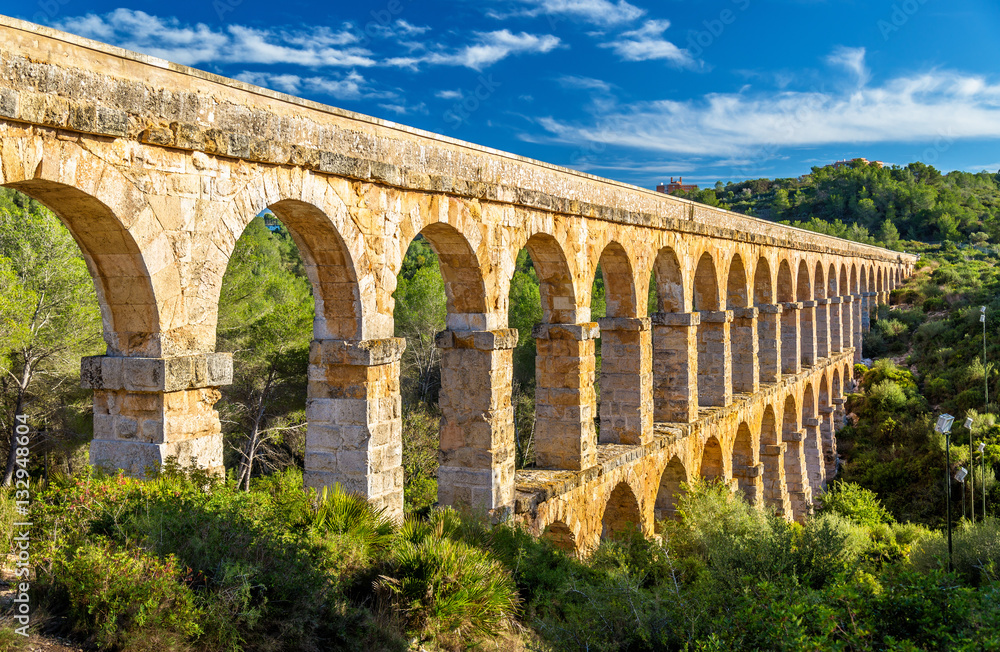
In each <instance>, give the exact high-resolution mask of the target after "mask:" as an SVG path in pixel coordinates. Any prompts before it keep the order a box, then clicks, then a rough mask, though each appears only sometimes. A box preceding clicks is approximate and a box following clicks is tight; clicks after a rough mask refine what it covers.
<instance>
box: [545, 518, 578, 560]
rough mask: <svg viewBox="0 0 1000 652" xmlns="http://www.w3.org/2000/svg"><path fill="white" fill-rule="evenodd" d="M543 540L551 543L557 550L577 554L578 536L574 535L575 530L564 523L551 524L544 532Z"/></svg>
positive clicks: (554, 522)
mask: <svg viewBox="0 0 1000 652" xmlns="http://www.w3.org/2000/svg"><path fill="white" fill-rule="evenodd" d="M541 538H542V539H545V540H546V541H548V542H549V543H551V544H552V546H553V547H554V548H556V549H557V550H562V551H563V552H568V553H575V552H576V536H575V535H574V534H573V530H571V529H569V526H568V525H566V524H565V523H563V522H562V521H553V522H551V523H549V524H548V526H546V528H545V531H544V532H542V537H541Z"/></svg>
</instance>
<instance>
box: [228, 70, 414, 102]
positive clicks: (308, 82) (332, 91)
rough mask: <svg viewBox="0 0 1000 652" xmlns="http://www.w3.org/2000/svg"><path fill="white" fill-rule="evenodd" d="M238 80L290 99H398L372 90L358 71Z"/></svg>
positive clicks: (243, 75)
mask: <svg viewBox="0 0 1000 652" xmlns="http://www.w3.org/2000/svg"><path fill="white" fill-rule="evenodd" d="M236 79H239V80H241V81H245V82H247V83H248V84H256V85H257V86H264V87H265V88H270V89H273V90H276V91H281V92H283V93H289V94H291V95H327V96H330V97H334V98H337V99H338V100H357V99H361V98H363V97H367V98H385V99H388V98H394V97H396V94H395V93H392V92H388V91H375V90H373V89H372V88H371V87H370V86H369V83H368V81H367V80H366V79H365V78H364V77H363V76H361V75H360V74H359V73H357V72H355V71H351V72H349V73H347V74H346V75H343V76H341V77H323V76H311V77H300V76H299V75H291V74H276V73H268V72H252V71H246V72H242V73H240V74H238V75H236Z"/></svg>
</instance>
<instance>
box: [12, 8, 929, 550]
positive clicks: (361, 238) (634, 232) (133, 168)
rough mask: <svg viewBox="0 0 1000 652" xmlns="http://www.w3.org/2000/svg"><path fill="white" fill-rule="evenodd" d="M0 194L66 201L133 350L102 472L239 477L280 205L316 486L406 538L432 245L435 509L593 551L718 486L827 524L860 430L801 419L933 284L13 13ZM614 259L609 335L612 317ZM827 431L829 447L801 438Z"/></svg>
mask: <svg viewBox="0 0 1000 652" xmlns="http://www.w3.org/2000/svg"><path fill="white" fill-rule="evenodd" d="M0 185H3V186H6V187H9V188H14V189H16V190H19V191H21V192H23V193H25V194H27V195H29V196H31V197H33V198H35V199H37V200H39V201H41V202H43V203H44V204H45V205H46V206H49V207H50V208H52V210H53V211H54V212H55V213H56V214H57V215H58V216H59V217H60V219H62V221H63V222H64V223H65V224H66V226H67V227H68V228H69V230H70V231H71V232H72V234H73V236H74V238H75V239H76V241H77V242H78V243H79V245H80V248H81V250H82V252H83V256H84V259H85V260H86V262H87V265H88V269H89V270H90V271H91V274H92V277H93V280H94V284H95V288H96V292H97V297H98V301H99V303H100V307H101V312H102V317H103V325H104V333H103V335H104V340H105V342H106V343H107V355H105V356H99V357H96V358H88V359H86V360H84V361H83V363H82V367H81V371H82V382H83V384H84V386H85V387H88V388H91V389H92V390H93V392H94V433H95V436H94V441H93V442H92V443H91V449H90V455H91V461H92V462H93V463H94V464H101V465H105V466H109V467H111V468H120V469H124V470H126V471H128V472H129V473H133V474H136V475H142V474H143V473H145V472H146V470H147V469H151V468H156V467H158V466H159V465H162V464H163V463H164V462H165V461H166V460H167V459H168V458H170V457H175V458H177V459H178V460H179V461H180V462H181V463H182V464H185V465H197V466H201V467H203V468H206V469H209V470H210V471H212V472H221V471H222V437H221V431H220V424H219V418H218V414H217V412H216V410H215V404H216V402H217V401H218V399H219V396H220V393H219V388H220V387H222V386H224V385H226V384H227V383H229V382H231V379H232V360H231V358H230V357H229V356H227V355H225V354H220V353H217V352H216V327H217V322H218V302H219V296H220V292H221V286H222V279H223V276H224V274H225V271H226V268H227V265H228V263H229V259H230V256H231V255H232V253H233V251H234V248H235V246H236V242H237V240H238V239H239V237H240V235H241V234H242V232H243V230H244V228H245V227H246V225H247V224H248V223H249V222H250V221H251V220H252V219H253V218H254V217H255V216H256V215H258V214H259V213H260V212H261V211H263V210H264V209H270V210H271V211H273V212H274V214H275V216H276V217H277V218H278V219H280V220H281V221H282V222H283V223H284V224H285V226H286V227H288V230H289V231H290V233H291V234H292V237H293V239H294V240H295V242H296V244H297V246H298V248H299V251H300V253H301V255H302V258H303V262H304V264H305V270H306V274H307V276H308V278H309V280H310V282H311V285H312V291H313V296H314V299H315V303H316V315H315V318H314V324H313V339H314V341H313V344H312V348H311V350H310V361H309V382H308V390H307V391H308V395H307V397H306V399H307V415H306V416H307V418H308V421H309V423H308V428H307V434H306V451H305V481H306V484H307V485H308V486H309V487H316V488H320V487H324V486H331V485H333V484H336V483H339V484H341V485H342V486H344V487H345V488H347V489H348V490H351V491H357V492H359V493H361V494H363V495H365V496H367V497H369V498H370V499H371V500H372V501H374V502H375V503H376V504H378V505H380V506H383V507H385V509H386V510H387V512H388V513H389V514H391V515H392V516H393V517H394V518H401V517H402V505H403V494H402V487H403V471H402V466H401V458H402V426H401V404H400V388H399V374H400V365H401V364H402V359H403V358H402V354H403V352H404V344H403V342H402V341H401V340H399V339H396V338H395V337H394V310H395V299H394V297H393V293H394V292H395V290H396V288H397V275H398V274H399V272H400V269H401V267H402V262H403V258H404V256H405V254H406V249H407V247H408V245H409V244H410V242H412V240H413V239H414V238H415V237H416V236H417V235H418V234H419V235H422V236H423V237H424V238H426V239H427V241H428V242H429V243H430V245H431V246H432V247H433V248H434V250H435V252H436V253H437V256H438V260H439V262H440V266H441V273H442V277H443V279H444V283H445V293H446V295H447V316H446V325H447V330H446V331H444V332H443V333H442V334H441V335H440V336H439V338H438V340H437V344H438V346H439V348H440V351H441V358H442V387H441V392H440V395H441V410H442V413H443V415H444V416H443V419H442V422H441V430H440V432H441V448H440V452H439V455H440V462H441V466H440V475H439V478H438V479H439V494H438V498H439V501H440V502H441V503H442V504H453V505H462V506H467V507H469V508H471V509H478V510H485V511H490V512H492V513H493V514H494V515H496V516H498V517H499V516H502V515H505V514H509V513H510V512H511V510H515V511H516V517H517V518H519V519H522V520H525V521H526V522H528V523H529V524H530V525H531V527H533V528H537V529H538V532H539V533H541V532H544V531H549V532H552V533H554V534H553V536H554V537H556V538H557V540H558V541H559V542H560V545H572V546H574V547H577V548H580V549H584V548H585V547H586V546H589V545H592V544H593V543H594V541H595V540H596V539H597V538H599V537H600V536H601V533H602V532H613V531H617V529H619V528H620V527H622V524H623V523H624V522H628V521H630V520H632V521H636V522H640V523H641V524H642V526H643V527H644V529H645V530H646V531H647V532H648V531H651V529H650V528H651V527H652V525H651V519H652V515H653V514H654V510H657V511H656V512H655V513H659V514H661V515H664V514H665V515H670V514H674V513H675V511H672V510H673V504H674V502H673V501H674V500H675V497H676V492H677V490H678V489H677V488H678V487H680V486H681V483H682V482H683V481H684V480H686V479H690V478H693V477H696V476H698V475H705V476H711V477H718V478H719V479H720V480H722V481H723V482H725V483H727V486H730V487H733V488H734V489H738V490H740V491H743V492H744V493H745V494H746V495H748V496H753V497H754V498H753V499H754V500H756V503H757V504H759V505H761V508H762V509H771V510H774V511H776V512H778V513H780V514H783V515H785V516H787V517H795V518H800V517H801V516H802V515H803V514H804V513H806V512H807V511H808V508H809V505H808V503H809V502H810V499H811V496H812V492H813V491H814V490H817V489H818V490H821V489H822V483H823V481H824V479H825V478H828V477H830V469H831V468H835V464H836V457H835V452H834V447H835V442H836V437H835V433H834V432H832V431H831V429H830V427H829V424H828V423H827V422H826V421H823V419H827V416H826V415H827V414H828V413H827V412H824V411H823V410H824V409H825V408H829V407H831V406H830V405H828V404H826V403H824V402H823V401H826V402H827V403H828V402H829V401H830V400H831V397H827V398H824V399H821V400H820V402H819V403H818V404H817V407H818V409H819V415H820V416H821V419H820V421H821V423H820V425H819V426H818V427H817V426H808V425H806V426H802V425H800V424H802V423H805V421H804V420H805V419H808V418H814V417H815V415H816V413H815V410H814V411H813V412H809V413H808V414H807V413H806V411H805V406H804V405H803V402H802V401H803V400H804V397H806V396H813V397H815V396H817V393H816V392H815V391H814V389H815V383H816V382H817V379H819V378H820V377H822V379H823V380H825V381H826V382H827V383H828V384H827V386H828V387H833V388H836V391H834V392H828V394H832V400H836V399H837V398H839V397H840V388H841V387H844V386H845V384H846V383H847V382H848V380H849V378H850V375H851V374H852V373H853V371H852V368H851V366H850V363H851V361H852V360H855V359H860V358H861V355H862V351H861V350H860V347H861V334H862V333H863V332H864V331H866V330H867V329H868V327H869V314H870V313H871V311H873V310H874V309H875V304H876V303H877V302H878V301H880V300H882V301H884V300H885V297H886V296H887V295H888V292H889V291H891V290H892V289H893V288H894V287H895V286H896V285H897V284H898V283H899V282H901V280H902V279H903V278H905V277H906V276H908V275H909V274H910V273H911V272H912V270H913V266H914V263H915V259H914V257H912V256H908V255H905V254H900V253H898V252H892V251H887V250H885V249H881V248H878V247H872V246H868V245H862V244H859V243H854V242H848V241H845V240H840V239H837V238H831V237H828V236H824V235H821V234H817V233H811V232H807V231H802V230H799V229H795V228H792V227H787V226H782V225H778V224H774V223H772V222H767V221H765V220H760V219H757V218H753V217H748V216H745V215H739V214H735V213H730V212H727V211H723V210H719V209H716V208H713V207H710V206H705V205H699V204H695V203H692V202H689V201H686V200H683V199H679V198H676V197H671V196H667V195H663V194H662V193H657V192H655V191H652V190H646V189H642V188H637V187H634V186H629V185H627V184H623V183H619V182H616V181H612V180H607V179H601V178H598V177H594V176H591V175H587V174H583V173H580V172H576V171H573V170H567V169H564V168H560V167H557V166H554V165H550V164H548V163H544V162H541V161H536V160H531V159H526V158H522V157H519V156H516V155H513V154H509V153H506V152H499V151H496V150H492V149H489V148H485V147H481V146H477V145H474V144H471V143H466V142H461V141H457V140H455V139H452V138H448V137H445V136H441V135H438V134H433V133H429V132H424V131H420V130H417V129H412V128H409V127H406V126H403V125H399V124H395V123H391V122H386V121H382V120H378V119H376V118H372V117H369V116H363V115H359V114H355V113H351V112H348V111H343V110H340V109H337V108H334V107H329V106H324V105H320V104H316V103H313V102H309V101H306V100H302V99H300V98H295V97H291V96H288V95H283V94H280V93H275V92H273V91H269V90H266V89H263V88H259V87H255V86H251V85H249V84H245V83H242V82H238V81H234V80H230V79H224V78H222V77H218V76H215V75H212V74H209V73H205V72H202V71H198V70H194V69H191V68H186V67H183V66H179V65H176V64H172V63H168V62H165V61H161V60H158V59H154V58H151V57H147V56H143V55H139V54H135V53H131V52H126V51H124V50H120V49H118V48H113V47H111V46H107V45H104V44H101V43H96V42H93V41H88V40H86V39H81V38H78V37H75V36H71V35H68V34H64V33H61V32H58V31H55V30H52V29H49V28H46V27H41V26H38V25H32V24H30V23H25V22H22V21H18V20H15V19H11V18H4V17H0ZM522 248H527V249H528V250H529V251H530V253H531V259H532V261H533V263H534V265H535V271H536V273H537V275H538V278H539V280H540V284H541V293H540V295H541V297H540V298H541V304H542V305H541V311H542V314H543V318H542V323H541V324H538V325H537V326H536V327H535V329H534V332H533V333H534V337H535V339H536V345H537V358H536V387H537V389H536V392H537V393H536V397H535V399H536V401H535V405H536V419H535V424H534V434H533V443H534V450H535V458H536V466H537V468H536V469H534V470H521V471H515V469H514V435H513V433H514V430H513V428H514V419H513V409H512V406H511V402H510V394H511V382H512V380H511V375H512V368H511V367H512V351H513V348H514V347H515V346H516V344H517V337H516V333H515V332H514V331H511V330H510V329H509V328H508V323H507V309H508V305H507V304H508V296H509V291H510V280H511V277H512V275H513V273H514V266H515V261H516V260H517V255H518V252H519V251H520V250H521V249H522ZM599 265H600V269H601V271H602V273H603V274H604V279H605V287H606V291H607V296H606V300H607V306H608V314H610V315H613V317H611V318H608V319H602V320H600V322H599V323H595V322H594V321H592V315H591V313H590V302H591V296H590V292H591V287H592V284H593V280H594V277H595V274H597V273H598V266H599ZM790 270H796V272H797V273H796V275H794V276H793V275H792V274H791V272H790ZM824 272H825V273H824ZM654 273H655V277H656V285H657V300H658V306H657V308H656V312H655V313H654V314H652V315H648V314H647V303H646V301H645V297H646V296H647V292H648V282H649V279H650V277H651V275H654ZM834 278H836V279H838V280H839V281H838V282H837V283H833V282H832V280H833V279H834ZM747 279H752V280H753V282H752V283H748V282H747ZM826 281H830V282H826ZM696 296H697V300H695V297H696ZM750 297H753V299H754V300H753V301H752V302H750V301H749V298H750ZM793 299H795V301H793ZM751 303H752V304H753V306H752V307H749V306H750V304H751ZM838 306H839V311H838ZM722 307H726V308H729V309H728V310H718V309H715V308H722ZM706 308H708V309H706ZM598 338H599V339H600V341H601V350H602V360H601V371H600V374H599V375H598V374H597V372H596V368H597V367H596V359H595V350H596V340H598ZM803 365H806V366H805V367H803ZM809 383H813V385H814V387H813V388H810V389H809V390H808V391H807V388H806V386H805V385H807V384H809ZM598 390H599V394H600V397H601V401H600V412H599V413H598V412H597V403H596V397H597V394H598ZM821 395H822V394H821ZM834 405H836V404H835V403H834ZM793 413H794V414H795V417H796V423H795V424H794V426H795V427H794V428H793V427H791V425H789V424H790V421H791V416H790V415H792V414H793ZM598 421H599V424H600V443H599V442H598V441H597V433H596V428H595V423H596V422H598ZM786 422H787V423H786ZM803 428H806V431H807V432H808V428H813V429H814V430H818V434H816V435H815V436H812V434H810V435H809V436H808V437H805V438H800V439H795V438H793V436H792V435H793V434H794V433H796V432H800V431H802V430H803ZM737 433H740V434H739V436H737ZM748 433H749V434H748ZM786 434H787V435H788V437H787V438H786V437H785V435H786ZM737 440H738V441H737ZM803 442H804V443H805V444H806V445H805V446H803ZM814 447H815V448H817V449H819V450H814ZM820 447H821V449H820ZM737 451H738V452H737ZM668 470H669V472H668ZM609 501H610V502H609ZM609 504H610V505H611V507H612V508H613V509H611V510H610V512H609V513H611V514H613V516H611V517H608V518H607V519H606V518H605V512H608V510H607V509H606V506H607V505H609Z"/></svg>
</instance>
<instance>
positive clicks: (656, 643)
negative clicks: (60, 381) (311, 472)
mask: <svg viewBox="0 0 1000 652" xmlns="http://www.w3.org/2000/svg"><path fill="white" fill-rule="evenodd" d="M679 512H680V517H679V519H678V520H677V521H669V522H666V523H664V524H663V529H662V536H657V537H654V538H650V539H647V538H645V537H643V536H642V535H641V534H639V533H638V532H637V531H628V532H625V533H624V534H622V535H620V536H619V537H618V538H616V539H614V540H609V541H604V542H602V543H601V545H600V546H599V547H598V548H596V549H595V550H593V551H592V552H591V554H590V555H589V556H587V557H586V558H583V559H577V558H573V557H571V556H568V555H567V554H566V553H564V552H561V551H559V550H557V549H555V548H553V546H552V545H551V544H550V543H549V542H547V541H546V540H543V539H537V538H535V537H533V536H531V535H530V534H528V533H527V532H525V531H524V530H523V529H521V528H519V527H516V526H512V525H507V524H501V525H495V526H490V525H488V524H487V523H485V522H482V521H480V520H476V519H475V518H470V517H461V516H459V515H458V514H457V513H455V512H454V511H451V510H435V511H433V512H432V513H431V514H430V516H429V517H427V518H425V519H419V520H417V519H410V520H408V521H407V522H406V523H405V524H403V525H402V526H397V525H394V524H393V523H391V522H389V521H387V520H386V519H385V518H384V517H382V516H381V515H380V514H379V513H378V512H377V511H375V510H373V509H372V508H371V507H370V505H369V504H368V503H367V502H365V501H364V500H363V499H360V498H357V497H353V496H349V495H344V494H339V493H333V494H329V495H322V496H316V495H315V494H309V493H306V492H304V491H302V485H301V473H299V472H298V471H296V470H294V469H290V470H288V471H284V472H279V473H275V474H271V475H269V476H265V477H262V478H259V479H254V480H253V481H252V482H251V490H250V491H249V492H245V491H240V490H238V489H237V488H236V486H235V485H234V484H233V483H231V482H230V483H220V482H218V481H215V480H212V479H209V478H205V477H199V476H197V475H194V476H188V475H185V474H183V473H180V472H178V471H176V470H171V469H167V470H166V471H165V472H163V473H162V474H160V476H159V477H158V478H156V479H154V480H152V481H149V482H141V481H136V480H132V479H127V478H124V477H121V476H100V475H93V474H89V473H84V474H81V475H78V476H77V477H75V478H69V477H60V478H58V479H54V480H53V481H51V482H49V483H48V485H47V486H46V487H45V488H44V489H42V490H41V493H40V494H39V496H38V498H37V501H36V503H35V507H34V510H33V518H34V521H35V525H36V531H37V532H39V533H42V534H43V536H40V537H39V549H38V550H36V551H35V553H34V554H36V555H38V557H37V558H38V559H39V560H41V563H39V564H38V566H37V568H38V573H39V577H38V581H37V582H36V583H35V585H34V586H35V587H36V589H35V590H36V592H37V593H38V594H39V603H38V605H37V607H36V608H37V609H38V610H39V611H40V612H42V613H44V614H50V616H49V619H48V621H47V622H48V624H49V627H50V628H53V629H55V630H56V631H62V632H63V633H67V634H73V635H75V636H78V637H83V638H86V639H88V640H91V641H93V642H95V643H97V644H98V645H100V646H101V647H102V648H114V649H123V650H184V649H190V650H239V649H247V650H328V649H338V650H340V649H343V650H403V649H406V647H407V646H408V645H409V644H412V643H418V644H420V645H423V646H424V647H425V649H464V648H467V647H469V646H472V645H474V644H476V643H484V642H486V641H494V642H496V643H497V644H499V645H500V646H502V647H503V648H504V649H543V650H544V649H551V650H761V649H766V650H801V649H850V650H884V649H893V650H917V649H925V650H938V649H957V650H982V649H995V648H996V646H997V645H1000V576H998V567H997V566H996V563H997V561H998V559H1000V550H998V547H1000V545H998V537H1000V521H997V520H996V519H991V520H988V521H986V522H983V523H978V524H976V525H970V524H966V525H965V526H963V528H962V529H961V530H960V531H959V532H958V534H957V537H956V547H957V549H958V550H959V554H958V555H957V556H956V569H955V571H954V572H952V573H948V572H946V571H944V570H942V559H943V558H944V556H945V551H946V548H945V544H944V541H943V538H942V537H941V535H940V534H939V533H934V532H931V531H929V530H927V529H925V528H923V527H920V526H916V525H909V524H899V523H896V522H894V521H893V519H892V518H891V516H889V515H888V514H887V513H886V512H885V511H884V510H883V509H882V508H881V507H880V506H879V505H878V501H877V499H876V498H875V497H874V495H873V494H870V493H867V492H865V491H864V490H860V489H858V488H857V487H853V486H851V485H842V486H840V488H838V489H836V490H834V491H832V492H831V493H830V494H827V497H826V498H825V499H824V501H823V506H822V510H821V511H820V512H819V514H818V515H816V516H814V517H811V518H809V519H808V520H807V521H806V522H805V523H804V524H802V525H799V524H789V523H788V522H786V521H784V520H782V519H780V518H777V517H772V516H768V515H766V514H764V513H763V512H761V511H759V510H757V509H755V508H753V507H751V506H750V505H748V504H747V503H745V502H744V501H743V500H742V499H741V498H740V497H739V496H737V495H733V494H732V493H730V492H729V490H728V489H726V488H725V487H723V486H720V485H715V484H700V483H699V484H695V485H692V486H690V487H688V488H687V492H686V493H685V495H684V496H683V497H682V498H681V501H680V503H679ZM63 618H65V620H63ZM3 640H6V641H8V642H11V641H12V640H13V639H11V637H9V636H7V637H6V639H0V641H3ZM491 645H492V643H491Z"/></svg>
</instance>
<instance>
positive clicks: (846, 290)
mask: <svg viewBox="0 0 1000 652" xmlns="http://www.w3.org/2000/svg"><path fill="white" fill-rule="evenodd" d="M847 278H848V277H847V265H846V264H844V263H841V264H840V296H847V295H849V294H850V293H851V286H850V285H849V284H848V280H847Z"/></svg>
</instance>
